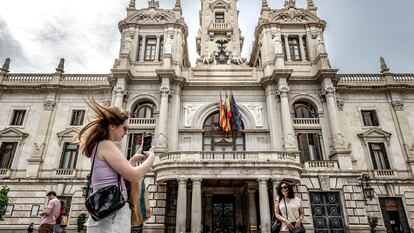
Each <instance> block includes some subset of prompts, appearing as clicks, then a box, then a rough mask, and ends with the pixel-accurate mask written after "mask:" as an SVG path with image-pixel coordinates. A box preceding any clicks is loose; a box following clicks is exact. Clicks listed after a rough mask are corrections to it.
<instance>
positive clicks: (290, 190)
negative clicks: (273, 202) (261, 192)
mask: <svg viewBox="0 0 414 233" xmlns="http://www.w3.org/2000/svg"><path fill="white" fill-rule="evenodd" d="M282 184H286V186H287V188H288V196H287V197H288V198H295V192H294V191H293V186H292V184H291V183H290V182H289V181H287V180H282V181H280V183H279V185H278V186H277V189H276V191H277V195H278V196H279V201H281V200H282V199H283V198H284V197H285V195H283V193H282V189H281V188H280V186H282Z"/></svg>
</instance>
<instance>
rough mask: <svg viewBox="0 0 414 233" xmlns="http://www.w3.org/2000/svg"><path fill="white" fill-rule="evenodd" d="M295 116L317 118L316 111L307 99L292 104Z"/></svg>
mask: <svg viewBox="0 0 414 233" xmlns="http://www.w3.org/2000/svg"><path fill="white" fill-rule="evenodd" d="M293 107H294V109H295V118H317V117H318V112H317V111H316V109H315V108H314V107H313V105H312V104H311V103H309V102H307V101H297V102H295V103H294V104H293Z"/></svg>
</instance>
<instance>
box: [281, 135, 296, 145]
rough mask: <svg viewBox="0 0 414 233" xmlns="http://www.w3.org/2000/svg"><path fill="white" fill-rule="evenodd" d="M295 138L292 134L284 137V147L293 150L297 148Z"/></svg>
mask: <svg viewBox="0 0 414 233" xmlns="http://www.w3.org/2000/svg"><path fill="white" fill-rule="evenodd" d="M295 142H296V139H295V136H293V135H292V134H289V135H287V136H286V137H283V146H284V148H292V147H295Z"/></svg>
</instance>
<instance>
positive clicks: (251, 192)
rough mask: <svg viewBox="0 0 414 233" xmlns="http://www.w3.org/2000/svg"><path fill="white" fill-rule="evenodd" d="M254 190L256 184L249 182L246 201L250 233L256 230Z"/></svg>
mask: <svg viewBox="0 0 414 233" xmlns="http://www.w3.org/2000/svg"><path fill="white" fill-rule="evenodd" d="M256 189H257V183H256V182H252V181H249V182H248V183H247V195H248V200H249V229H250V232H251V233H255V232H257V230H258V227H257V215H256V198H255V193H256ZM254 229H255V230H254Z"/></svg>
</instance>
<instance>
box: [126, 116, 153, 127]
mask: <svg viewBox="0 0 414 233" xmlns="http://www.w3.org/2000/svg"><path fill="white" fill-rule="evenodd" d="M155 124H156V120H155V118H129V123H128V127H129V128H155Z"/></svg>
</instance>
